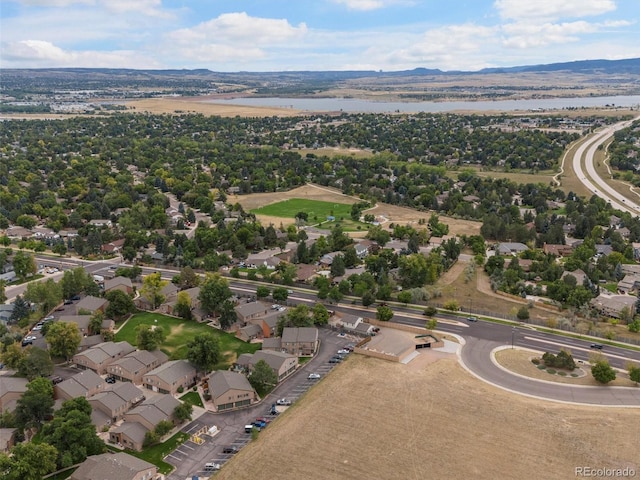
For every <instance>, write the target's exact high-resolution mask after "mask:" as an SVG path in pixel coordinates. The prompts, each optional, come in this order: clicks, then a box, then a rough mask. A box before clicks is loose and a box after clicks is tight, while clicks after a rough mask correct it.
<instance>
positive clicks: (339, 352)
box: [338, 348, 351, 355]
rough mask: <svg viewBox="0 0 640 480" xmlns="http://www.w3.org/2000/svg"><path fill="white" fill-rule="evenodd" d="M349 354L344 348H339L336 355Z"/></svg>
mask: <svg viewBox="0 0 640 480" xmlns="http://www.w3.org/2000/svg"><path fill="white" fill-rule="evenodd" d="M350 353H351V352H350V351H349V350H346V349H344V348H341V349H340V350H338V355H348V354H350Z"/></svg>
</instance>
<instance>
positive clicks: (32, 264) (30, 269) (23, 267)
mask: <svg viewBox="0 0 640 480" xmlns="http://www.w3.org/2000/svg"><path fill="white" fill-rule="evenodd" d="M13 269H14V271H15V272H16V275H17V276H18V277H19V278H20V279H22V280H24V279H25V278H27V277H29V276H31V275H34V274H35V273H36V270H37V269H36V261H35V259H34V258H33V255H32V254H30V253H27V252H24V251H22V250H19V251H17V252H16V253H15V255H14V256H13Z"/></svg>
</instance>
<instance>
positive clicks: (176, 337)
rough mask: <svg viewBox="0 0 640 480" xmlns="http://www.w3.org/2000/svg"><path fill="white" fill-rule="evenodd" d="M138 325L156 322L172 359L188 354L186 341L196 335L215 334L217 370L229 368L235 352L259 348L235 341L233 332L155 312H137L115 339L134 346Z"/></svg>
mask: <svg viewBox="0 0 640 480" xmlns="http://www.w3.org/2000/svg"><path fill="white" fill-rule="evenodd" d="M138 325H155V326H159V327H162V329H163V330H164V332H165V334H166V340H165V341H164V342H163V343H162V345H161V346H160V349H161V350H162V351H163V352H165V353H166V354H167V355H169V356H170V357H171V359H172V360H173V359H181V358H186V356H187V342H189V340H191V339H192V338H193V337H194V336H196V335H201V334H203V333H210V334H212V335H214V336H216V337H218V339H219V341H220V351H221V352H222V354H223V359H222V360H221V362H220V363H219V364H218V365H216V367H215V368H216V369H220V368H228V367H229V366H230V365H231V364H232V363H233V361H234V360H235V359H236V358H237V356H238V355H240V354H242V353H253V352H255V351H256V350H257V349H258V348H259V347H260V344H257V343H245V342H243V341H241V340H238V339H237V338H236V337H234V336H233V335H230V334H228V333H225V332H222V331H220V330H216V329H215V328H212V327H210V326H208V325H206V324H204V323H197V322H195V321H187V320H183V319H181V318H174V317H168V316H166V315H161V314H157V313H150V312H145V313H138V314H136V315H134V316H133V317H131V318H130V319H129V321H128V322H127V323H126V324H125V325H124V326H123V327H122V328H121V329H120V330H118V333H116V341H118V342H119V341H122V340H125V341H127V342H129V343H130V344H131V345H136V336H137V331H136V327H137V326H138Z"/></svg>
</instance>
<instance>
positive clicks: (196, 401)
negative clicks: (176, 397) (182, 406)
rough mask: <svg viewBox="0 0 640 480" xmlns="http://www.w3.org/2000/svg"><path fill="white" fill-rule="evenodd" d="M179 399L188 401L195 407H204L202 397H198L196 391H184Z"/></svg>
mask: <svg viewBox="0 0 640 480" xmlns="http://www.w3.org/2000/svg"><path fill="white" fill-rule="evenodd" d="M180 400H182V401H183V402H188V403H190V404H191V405H195V406H196V407H202V408H204V404H203V403H202V398H200V394H199V393H198V392H189V393H185V394H184V395H182V396H181V397H180Z"/></svg>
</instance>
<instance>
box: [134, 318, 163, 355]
mask: <svg viewBox="0 0 640 480" xmlns="http://www.w3.org/2000/svg"><path fill="white" fill-rule="evenodd" d="M136 331H137V335H136V345H137V346H138V348H139V349H140V350H149V351H152V350H157V349H158V347H159V346H160V344H161V343H162V342H164V339H165V333H164V330H163V328H162V327H159V326H156V325H153V326H152V325H146V324H140V325H138V326H137V327H136Z"/></svg>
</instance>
